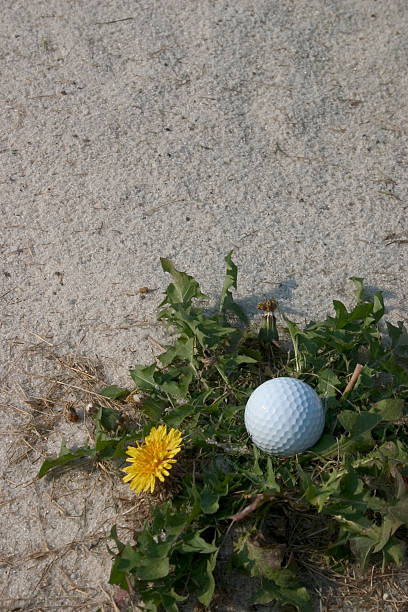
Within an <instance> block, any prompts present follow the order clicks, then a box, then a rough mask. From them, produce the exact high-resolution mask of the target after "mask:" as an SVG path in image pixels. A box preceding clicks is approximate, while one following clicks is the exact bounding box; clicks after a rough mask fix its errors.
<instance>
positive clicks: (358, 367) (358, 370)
mask: <svg viewBox="0 0 408 612" xmlns="http://www.w3.org/2000/svg"><path fill="white" fill-rule="evenodd" d="M362 369H363V366H362V365H361V364H360V363H358V364H357V365H356V367H355V368H354V372H353V375H352V377H351V378H350V380H349V383H348V385H347V387H346V388H345V389H344V391H343V395H342V397H344V396H345V395H346V393H348V392H349V391H351V390H352V389H353V388H354V385H355V384H356V382H357V380H358V377H359V376H360V374H361V370H362Z"/></svg>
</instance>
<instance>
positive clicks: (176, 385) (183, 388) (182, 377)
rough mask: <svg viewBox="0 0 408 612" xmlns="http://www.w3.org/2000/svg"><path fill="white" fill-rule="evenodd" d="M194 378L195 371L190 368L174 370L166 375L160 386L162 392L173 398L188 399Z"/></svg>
mask: <svg viewBox="0 0 408 612" xmlns="http://www.w3.org/2000/svg"><path fill="white" fill-rule="evenodd" d="M173 377H174V378H173ZM192 378H193V371H192V369H191V368H190V367H189V366H186V367H182V368H173V369H171V370H169V371H168V372H167V374H165V380H164V381H163V382H162V383H161V385H160V386H161V390H162V391H163V392H164V393H168V394H169V395H171V396H173V397H177V398H183V397H186V396H187V395H188V388H189V385H190V383H191V380H192ZM166 379H167V380H166Z"/></svg>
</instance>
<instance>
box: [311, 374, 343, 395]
mask: <svg viewBox="0 0 408 612" xmlns="http://www.w3.org/2000/svg"><path fill="white" fill-rule="evenodd" d="M318 376H319V382H318V385H317V389H316V391H317V393H318V394H319V395H321V396H322V397H335V396H336V395H337V389H338V388H339V385H340V380H339V378H338V376H336V374H335V373H334V372H333V371H332V370H328V369H327V368H325V369H323V370H320V372H318Z"/></svg>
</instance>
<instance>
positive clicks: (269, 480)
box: [265, 457, 280, 493]
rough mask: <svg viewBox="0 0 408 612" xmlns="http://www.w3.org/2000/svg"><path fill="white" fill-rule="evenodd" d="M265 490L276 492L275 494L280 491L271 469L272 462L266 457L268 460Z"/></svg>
mask: <svg viewBox="0 0 408 612" xmlns="http://www.w3.org/2000/svg"><path fill="white" fill-rule="evenodd" d="M265 484H266V490H267V491H274V492H275V491H276V492H277V493H279V491H280V486H279V484H278V483H277V481H276V476H275V472H274V470H273V467H272V460H271V458H270V457H268V460H267V462H266V483H265Z"/></svg>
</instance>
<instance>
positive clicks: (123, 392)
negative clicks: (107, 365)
mask: <svg viewBox="0 0 408 612" xmlns="http://www.w3.org/2000/svg"><path fill="white" fill-rule="evenodd" d="M129 393H130V391H129V390H128V389H123V388H122V387H117V386H116V385H110V386H109V387H105V388H104V389H102V391H100V392H99V394H100V395H103V397H109V399H112V400H116V399H124V398H125V397H127V396H128V395H129Z"/></svg>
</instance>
